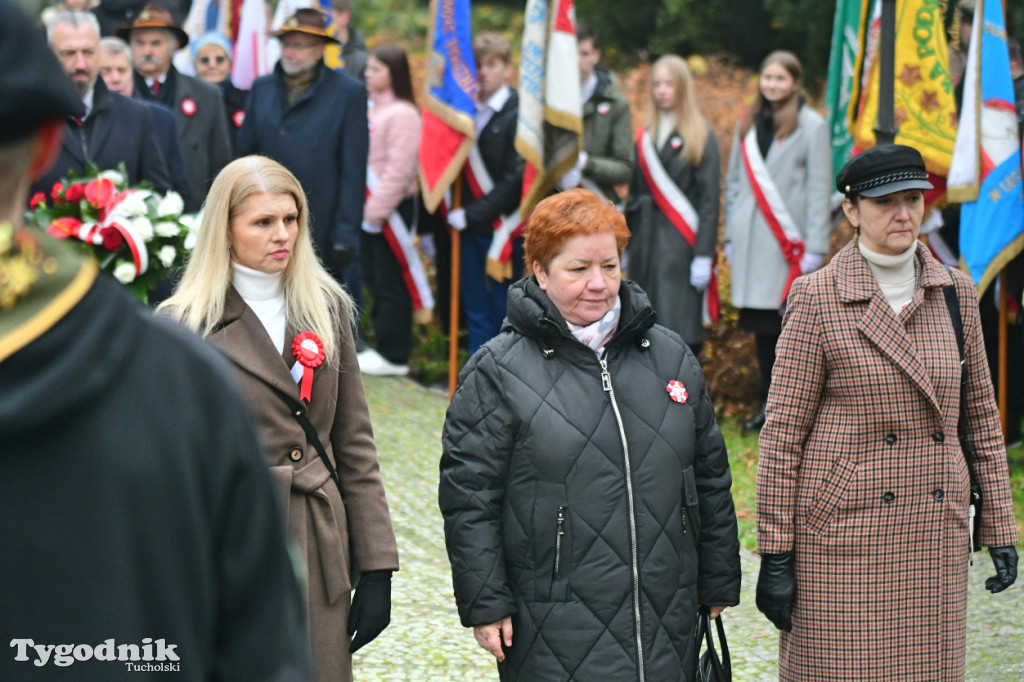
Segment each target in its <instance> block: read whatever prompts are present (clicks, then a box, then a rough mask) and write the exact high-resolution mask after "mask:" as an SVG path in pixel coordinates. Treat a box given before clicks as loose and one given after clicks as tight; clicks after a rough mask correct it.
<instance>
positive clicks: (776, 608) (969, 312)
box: [757, 145, 1017, 681]
mask: <svg viewBox="0 0 1024 682" xmlns="http://www.w3.org/2000/svg"><path fill="white" fill-rule="evenodd" d="M836 184H837V187H838V189H839V191H841V192H843V193H844V194H845V195H846V200H845V201H844V202H843V209H844V211H845V213H846V216H847V218H848V219H849V220H850V223H851V224H852V225H853V226H854V227H855V228H857V229H858V238H857V239H856V240H854V241H852V242H851V243H849V244H847V245H846V246H845V247H844V248H843V249H842V250H841V251H840V252H839V253H838V254H837V255H836V256H835V258H833V260H832V262H831V263H830V264H829V265H828V266H827V267H825V268H824V269H822V270H820V271H818V272H815V273H814V274H811V275H807V276H805V277H801V278H799V279H797V280H796V282H795V283H794V285H793V289H792V291H791V292H790V294H789V299H788V304H787V308H786V316H785V319H784V322H783V329H782V335H781V337H780V338H779V344H778V357H777V359H776V362H775V369H774V377H773V379H772V387H771V392H770V393H769V395H768V407H767V420H766V423H765V426H764V429H763V430H762V431H761V437H760V461H759V463H758V469H757V533H758V538H757V544H758V551H759V552H760V553H761V555H762V558H761V562H762V563H761V573H760V576H759V579H758V585H757V606H758V608H759V609H760V610H761V611H762V612H764V613H765V615H766V616H768V618H769V619H770V620H771V621H772V622H773V623H774V624H775V625H776V626H777V627H778V628H779V629H780V630H782V632H781V633H780V640H779V677H780V679H782V680H811V679H813V680H871V679H893V680H902V681H907V680H962V679H963V678H964V668H965V665H964V664H965V660H964V659H965V639H966V621H967V570H968V560H969V557H968V553H969V544H970V543H969V534H968V526H969V513H968V497H969V482H970V475H969V473H968V471H969V469H968V463H967V462H966V461H965V455H964V452H963V450H962V448H961V444H960V439H959V438H958V433H959V434H962V435H963V439H964V443H965V444H966V445H967V446H968V447H969V450H970V451H971V453H973V456H972V458H971V464H970V466H971V469H972V470H973V474H974V477H975V479H976V480H977V481H978V482H979V483H980V486H981V490H982V495H983V499H984V504H983V505H982V511H981V530H980V541H981V544H982V545H984V546H986V547H988V548H989V553H990V555H991V557H992V561H993V563H994V565H995V568H996V572H997V575H996V576H994V577H991V578H989V579H988V580H987V582H986V587H987V588H988V589H989V590H990V591H992V592H999V591H1002V590H1004V589H1006V588H1007V587H1009V586H1010V585H1011V584H1013V582H1014V580H1015V579H1016V574H1017V554H1016V551H1015V550H1014V548H1013V545H1014V544H1016V542H1017V531H1016V528H1015V525H1014V518H1013V509H1012V503H1011V498H1010V489H1009V477H1008V471H1007V465H1006V454H1005V449H1004V447H1003V439H1002V434H1001V432H1000V428H999V416H998V413H997V410H996V405H995V400H994V398H993V392H992V384H991V381H990V379H989V372H988V365H987V361H986V359H985V348H984V344H983V342H982V338H981V327H980V323H979V319H978V304H977V294H976V292H975V289H974V285H973V283H972V282H971V280H970V278H969V277H968V276H967V275H965V274H963V273H961V272H959V271H956V270H948V269H946V268H944V267H943V266H942V265H941V264H940V263H938V262H937V261H936V260H935V259H933V258H932V256H931V254H930V253H929V251H928V249H927V248H923V247H921V245H920V244H919V243H918V241H917V236H918V233H919V231H920V227H921V219H922V217H923V213H924V196H923V194H924V193H923V190H924V189H928V188H930V187H931V184H930V183H928V181H927V174H926V173H925V168H924V162H923V161H922V160H921V155H920V154H919V153H918V152H917V150H915V149H913V148H911V147H906V146H903V145H887V146H881V147H874V148H872V149H870V150H868V151H867V152H864V153H863V154H861V155H859V156H857V157H855V158H854V159H853V160H852V161H851V162H850V163H848V164H847V165H846V166H845V167H844V168H843V170H841V171H840V173H839V175H838V177H837V180H836ZM949 287H953V288H955V292H956V296H957V298H958V299H959V308H960V311H961V312H960V317H961V319H962V328H963V335H964V337H965V344H964V346H965V363H964V365H963V368H962V369H961V365H960V354H959V347H958V343H957V338H956V333H955V331H954V326H953V317H952V316H951V311H950V309H949V307H948V306H947V303H946V295H945V293H944V290H946V289H947V288H949ZM962 377H963V378H964V379H965V381H966V383H965V384H964V385H963V387H961V378H962ZM961 390H962V394H961ZM961 395H963V397H964V402H963V404H961Z"/></svg>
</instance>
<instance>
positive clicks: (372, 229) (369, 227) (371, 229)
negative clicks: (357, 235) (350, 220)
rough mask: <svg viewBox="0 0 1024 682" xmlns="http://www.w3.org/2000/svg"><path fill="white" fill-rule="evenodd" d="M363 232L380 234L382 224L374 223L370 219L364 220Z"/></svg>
mask: <svg viewBox="0 0 1024 682" xmlns="http://www.w3.org/2000/svg"><path fill="white" fill-rule="evenodd" d="M363 232H365V233H366V234H380V232H381V226H380V225H374V224H373V223H371V222H370V221H369V220H364V221H363Z"/></svg>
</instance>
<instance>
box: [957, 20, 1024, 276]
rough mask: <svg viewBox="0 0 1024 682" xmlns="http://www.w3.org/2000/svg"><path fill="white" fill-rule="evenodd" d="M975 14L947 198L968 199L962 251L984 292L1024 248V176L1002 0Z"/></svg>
mask: <svg viewBox="0 0 1024 682" xmlns="http://www.w3.org/2000/svg"><path fill="white" fill-rule="evenodd" d="M975 16H976V17H979V16H980V17H982V21H976V22H975V24H974V27H973V28H974V30H973V35H972V36H971V44H970V49H969V52H968V57H967V70H966V73H965V78H964V86H965V87H964V102H963V111H962V114H961V127H960V131H959V133H958V135H957V143H956V149H955V151H954V154H953V157H954V163H953V168H951V169H950V186H951V189H950V198H951V199H954V200H956V199H960V200H961V201H964V202H965V203H964V204H963V207H962V208H961V211H960V257H961V259H962V261H963V267H964V269H966V271H967V272H968V274H970V275H971V277H972V278H973V279H974V282H975V284H976V285H977V287H978V294H979V295H981V294H982V293H984V291H985V289H986V288H987V287H988V285H989V284H991V282H992V280H993V279H994V278H995V277H996V276H997V275H998V274H999V272H1000V271H1001V270H1002V269H1003V268H1004V267H1006V264H1007V263H1009V262H1010V261H1011V260H1012V259H1013V258H1014V257H1015V256H1017V254H1019V253H1020V252H1021V250H1022V249H1024V182H1022V177H1021V146H1020V138H1019V137H1018V134H1017V119H1016V107H1015V104H1014V103H1015V99H1014V92H1013V79H1012V78H1011V76H1010V57H1009V50H1008V48H1007V45H1006V25H1005V23H1004V20H1003V5H1002V2H1001V1H1000V0H978V5H977V8H976V10H975ZM958 162H959V163H958ZM954 169H955V170H956V172H955V173H954ZM954 185H955V187H954Z"/></svg>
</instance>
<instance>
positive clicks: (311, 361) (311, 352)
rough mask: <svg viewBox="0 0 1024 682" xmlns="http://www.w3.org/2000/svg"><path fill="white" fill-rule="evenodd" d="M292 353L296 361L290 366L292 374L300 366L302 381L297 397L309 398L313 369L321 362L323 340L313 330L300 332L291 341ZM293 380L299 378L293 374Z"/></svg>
mask: <svg viewBox="0 0 1024 682" xmlns="http://www.w3.org/2000/svg"><path fill="white" fill-rule="evenodd" d="M292 354H293V355H295V360H296V363H295V365H294V366H293V367H292V376H295V375H296V374H297V373H298V369H299V367H300V366H301V367H302V381H301V383H300V385H299V397H300V398H301V399H302V400H306V401H308V400H311V399H312V395H313V370H314V369H316V368H317V367H319V366H320V365H322V364H323V362H324V358H326V355H325V354H324V342H323V341H321V340H320V337H319V336H317V335H316V334H314V333H313V332H302V333H301V334H299V335H298V336H296V337H295V340H294V341H292ZM295 380H296V381H299V378H298V377H297V376H295Z"/></svg>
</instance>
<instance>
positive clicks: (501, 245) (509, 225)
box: [464, 145, 526, 272]
mask: <svg viewBox="0 0 1024 682" xmlns="http://www.w3.org/2000/svg"><path fill="white" fill-rule="evenodd" d="M464 168H465V173H466V182H467V184H468V185H469V191H470V192H472V193H473V198H474V199H479V198H480V197H482V196H484V195H486V194H490V192H491V190H493V189H494V181H493V180H492V179H491V175H490V173H488V172H487V166H486V165H485V164H484V159H483V157H482V156H480V150H479V149H477V146H476V145H473V147H472V148H471V149H470V150H469V157H468V158H467V159H466V165H465V166H464ZM524 229H526V221H525V220H523V218H522V216H520V215H519V210H518V209H516V210H515V211H513V212H512V213H509V214H508V215H504V216H501V217H499V218H495V220H494V237H493V238H492V239H491V245H490V247H489V248H488V249H487V262H488V265H491V264H492V263H493V264H494V266H499V267H497V268H493V267H489V268H488V271H489V272H492V271H496V270H500V269H502V268H503V266H504V264H505V263H508V262H509V261H511V259H512V241H513V240H514V239H515V238H516V237H518V236H519V235H520V234H522V233H523V230H524Z"/></svg>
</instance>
